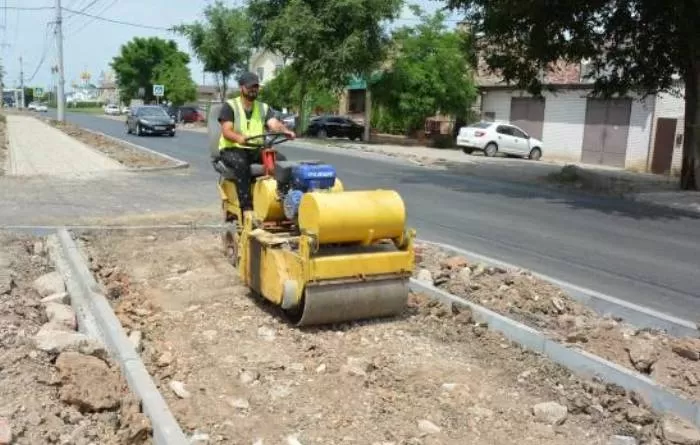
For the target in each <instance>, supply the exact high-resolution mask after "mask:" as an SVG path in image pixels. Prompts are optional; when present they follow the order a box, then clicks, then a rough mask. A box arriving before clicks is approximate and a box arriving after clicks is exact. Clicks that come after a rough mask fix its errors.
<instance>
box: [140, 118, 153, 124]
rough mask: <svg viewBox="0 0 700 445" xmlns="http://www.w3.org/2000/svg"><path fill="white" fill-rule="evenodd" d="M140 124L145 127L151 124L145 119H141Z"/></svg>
mask: <svg viewBox="0 0 700 445" xmlns="http://www.w3.org/2000/svg"><path fill="white" fill-rule="evenodd" d="M141 123H142V124H146V125H150V124H151V122H150V121H148V120H146V119H141Z"/></svg>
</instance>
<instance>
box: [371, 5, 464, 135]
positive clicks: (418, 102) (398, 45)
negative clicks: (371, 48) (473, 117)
mask: <svg viewBox="0 0 700 445" xmlns="http://www.w3.org/2000/svg"><path fill="white" fill-rule="evenodd" d="M413 9H414V14H415V15H417V16H418V17H419V18H420V23H419V24H418V25H416V26H408V27H402V28H399V29H398V30H397V31H395V32H394V35H393V44H392V50H391V51H390V52H391V56H390V59H389V64H390V68H388V69H387V70H386V71H385V73H384V75H383V76H382V77H381V79H380V80H379V81H378V82H376V83H375V84H374V85H372V87H371V88H372V95H373V96H374V98H375V102H376V103H377V105H381V106H382V107H383V110H382V116H383V118H384V119H387V120H388V121H389V122H400V125H401V126H402V128H403V129H404V131H406V132H411V131H414V130H417V129H420V128H422V127H423V125H424V122H425V119H426V118H428V117H430V116H434V115H435V114H437V113H442V114H446V115H452V116H456V117H458V118H465V117H466V116H467V114H468V113H469V110H470V108H471V106H472V104H473V103H474V101H475V99H476V94H477V91H476V86H475V83H474V76H473V71H472V60H471V59H470V56H469V52H468V51H467V50H466V49H467V47H466V45H467V44H468V40H465V39H466V38H467V36H466V34H464V33H462V32H459V31H454V30H448V29H447V27H446V25H445V14H444V13H442V12H440V11H438V12H435V13H434V14H432V15H427V14H425V13H424V12H423V11H422V10H420V8H418V7H413Z"/></svg>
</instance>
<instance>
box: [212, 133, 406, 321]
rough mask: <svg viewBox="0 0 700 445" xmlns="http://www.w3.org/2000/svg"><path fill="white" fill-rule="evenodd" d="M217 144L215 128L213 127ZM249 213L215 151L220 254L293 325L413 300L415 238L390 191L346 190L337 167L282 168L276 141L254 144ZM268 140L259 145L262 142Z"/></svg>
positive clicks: (387, 309) (390, 308)
mask: <svg viewBox="0 0 700 445" xmlns="http://www.w3.org/2000/svg"><path fill="white" fill-rule="evenodd" d="M209 131H210V137H212V139H213V140H215V139H217V138H218V135H216V136H213V135H212V134H211V133H212V132H216V131H217V129H216V127H214V126H213V125H210V127H209ZM254 140H257V141H259V142H258V144H257V145H258V146H259V147H260V148H261V150H262V151H261V153H262V160H263V163H262V164H254V165H252V166H251V173H252V175H253V178H254V179H253V184H252V186H251V189H252V190H251V192H252V197H253V211H252V212H245V214H243V213H242V212H241V209H240V207H239V205H238V198H237V193H236V185H235V183H234V182H233V181H232V178H233V173H232V172H231V171H230V170H229V169H228V168H227V166H226V165H225V164H224V163H223V162H222V161H221V160H220V159H218V156H217V154H218V153H216V151H215V150H214V149H212V155H213V158H214V159H213V164H214V168H215V170H216V171H217V172H218V173H219V175H220V177H219V181H218V189H219V193H220V196H221V201H222V209H223V217H224V221H225V223H226V225H227V228H226V230H225V233H224V234H223V242H224V248H225V251H226V255H227V256H228V258H229V260H230V261H231V263H232V264H233V265H234V266H235V267H236V268H237V270H238V273H239V274H240V277H241V279H242V280H243V281H244V282H245V283H246V285H247V286H248V287H249V288H250V289H251V290H252V291H253V292H254V293H256V294H258V295H260V296H262V297H264V298H265V299H267V300H269V301H271V302H272V303H274V304H276V305H278V306H280V307H281V308H282V309H283V310H284V312H285V314H286V315H287V316H288V317H289V319H290V321H291V322H292V323H294V324H296V325H297V326H307V325H320V324H330V323H340V322H346V321H351V320H363V319H371V318H378V317H387V316H392V315H397V314H399V313H400V312H402V311H403V309H404V308H405V306H406V303H407V298H408V292H409V291H408V280H409V278H410V276H411V272H412V270H413V267H414V251H413V243H414V239H415V231H414V230H413V229H408V228H406V208H405V206H404V202H403V200H402V199H401V196H399V194H398V193H396V192H395V191H392V190H359V191H346V190H344V188H343V184H342V183H341V181H340V179H338V178H337V177H336V171H335V169H334V167H333V166H332V165H329V164H325V163H322V162H318V161H299V162H290V161H284V160H279V159H278V158H277V152H276V150H275V149H274V148H273V146H274V145H277V144H279V143H281V142H285V141H286V140H288V139H287V138H286V136H284V135H282V134H275V133H265V134H263V135H259V136H254V137H250V138H248V139H247V142H246V145H251V146H253V145H256V144H255V143H254V142H253V141H254ZM260 141H262V142H260Z"/></svg>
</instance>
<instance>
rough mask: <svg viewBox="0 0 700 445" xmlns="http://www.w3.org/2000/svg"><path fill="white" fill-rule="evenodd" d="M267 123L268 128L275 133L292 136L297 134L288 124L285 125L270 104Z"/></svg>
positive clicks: (266, 117)
mask: <svg viewBox="0 0 700 445" xmlns="http://www.w3.org/2000/svg"><path fill="white" fill-rule="evenodd" d="M265 123H266V124H267V128H269V129H270V130H272V131H273V132H275V133H285V134H286V135H287V136H289V137H291V138H294V137H295V136H296V135H295V134H294V132H293V131H291V130H290V129H289V128H287V126H286V125H284V123H283V122H282V121H281V120H279V119H277V113H275V111H274V110H273V109H272V107H269V106H268V107H267V115H266V116H265Z"/></svg>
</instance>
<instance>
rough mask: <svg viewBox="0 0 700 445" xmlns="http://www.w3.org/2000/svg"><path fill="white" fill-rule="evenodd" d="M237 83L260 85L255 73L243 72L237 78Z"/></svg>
mask: <svg viewBox="0 0 700 445" xmlns="http://www.w3.org/2000/svg"><path fill="white" fill-rule="evenodd" d="M238 85H239V86H242V87H250V86H253V85H260V79H258V76H257V75H256V74H255V73H250V72H248V73H243V74H242V75H241V77H239V78H238Z"/></svg>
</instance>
